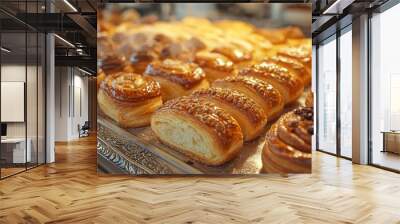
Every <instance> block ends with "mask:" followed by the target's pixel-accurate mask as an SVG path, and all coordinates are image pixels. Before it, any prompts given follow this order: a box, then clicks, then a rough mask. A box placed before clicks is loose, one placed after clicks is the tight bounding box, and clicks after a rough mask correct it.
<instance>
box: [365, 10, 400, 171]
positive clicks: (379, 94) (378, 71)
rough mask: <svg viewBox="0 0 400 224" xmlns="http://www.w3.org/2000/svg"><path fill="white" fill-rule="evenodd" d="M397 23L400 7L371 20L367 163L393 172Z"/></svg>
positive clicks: (398, 162) (399, 147)
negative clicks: (368, 147)
mask: <svg viewBox="0 0 400 224" xmlns="http://www.w3.org/2000/svg"><path fill="white" fill-rule="evenodd" d="M399 21H400V5H396V6H394V7H392V8H390V9H388V10H386V11H384V12H383V13H380V14H375V15H374V16H373V17H372V18H371V29H372V30H371V31H372V32H371V69H372V70H371V98H370V104H371V107H370V108H371V111H370V119H371V122H372V123H371V125H370V128H371V130H370V133H371V141H372V148H371V153H370V160H371V162H372V163H373V164H375V165H379V166H383V167H387V168H391V169H395V170H400V155H399V153H400V134H396V131H400V103H399V102H400V100H399V95H400V66H399V59H398V58H399V56H398V52H400V45H399V39H400V32H398V30H397V29H394V28H393V27H398V22H399ZM392 131H393V132H392ZM385 132H386V134H384V133H385Z"/></svg>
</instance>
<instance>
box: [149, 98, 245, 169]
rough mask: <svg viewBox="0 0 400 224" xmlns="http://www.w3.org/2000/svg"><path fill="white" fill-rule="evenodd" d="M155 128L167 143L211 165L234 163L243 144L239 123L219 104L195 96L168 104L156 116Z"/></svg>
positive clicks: (153, 117)
mask: <svg viewBox="0 0 400 224" xmlns="http://www.w3.org/2000/svg"><path fill="white" fill-rule="evenodd" d="M151 129H152V130H153V131H154V133H155V135H156V136H157V137H158V139H159V140H160V141H161V142H163V143H164V144H166V145H169V146H171V147H173V148H175V149H177V150H178V151H180V152H182V153H184V154H186V155H187V156H189V157H190V158H192V159H194V160H197V161H200V162H202V163H204V164H207V165H220V164H223V163H225V162H227V161H229V160H231V159H232V158H233V157H235V156H236V155H237V154H238V153H239V151H240V149H241V148H242V145H243V135H242V131H241V129H240V126H239V124H238V122H237V121H236V120H235V119H234V118H233V117H232V116H231V115H230V114H229V113H227V112H226V111H224V110H223V109H221V108H220V107H218V106H217V105H216V104H214V103H212V102H208V101H206V100H204V99H198V98H195V97H181V98H178V99H174V100H170V101H168V102H167V103H165V104H164V105H163V106H162V107H161V108H160V109H159V110H158V111H157V112H156V113H155V114H154V115H153V116H152V118H151Z"/></svg>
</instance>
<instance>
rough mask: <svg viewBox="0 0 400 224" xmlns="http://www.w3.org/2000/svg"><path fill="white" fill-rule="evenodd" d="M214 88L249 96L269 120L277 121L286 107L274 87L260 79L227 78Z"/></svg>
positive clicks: (217, 83)
mask: <svg viewBox="0 0 400 224" xmlns="http://www.w3.org/2000/svg"><path fill="white" fill-rule="evenodd" d="M212 86H213V87H220V88H226V89H229V90H232V91H233V90H237V91H239V92H241V93H243V94H244V95H246V96H248V97H249V98H251V99H252V100H254V102H256V103H257V104H258V105H260V106H261V107H262V108H263V110H264V112H265V113H266V114H267V116H268V120H273V119H275V118H276V117H277V116H278V115H279V114H280V113H281V111H282V109H283V106H284V105H285V104H284V103H285V102H284V99H283V96H282V95H281V93H280V92H279V91H278V89H276V88H275V87H274V86H273V85H271V84H270V83H269V82H265V81H263V80H260V79H256V78H253V77H246V76H236V77H227V78H225V79H218V80H216V81H215V82H214V83H213V84H212Z"/></svg>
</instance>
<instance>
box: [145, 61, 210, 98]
mask: <svg viewBox="0 0 400 224" xmlns="http://www.w3.org/2000/svg"><path fill="white" fill-rule="evenodd" d="M144 74H145V75H146V76H151V77H152V78H154V79H155V80H156V81H157V82H158V83H160V86H161V93H162V97H163V100H164V101H167V100H170V99H174V98H176V97H179V96H185V95H189V94H190V93H192V92H193V91H195V90H199V89H205V88H208V87H209V84H208V81H207V80H206V78H205V74H204V71H203V69H201V68H200V67H199V66H198V65H196V64H194V63H186V62H182V61H178V60H172V59H167V60H164V61H162V62H160V61H155V62H153V63H151V64H149V66H148V67H147V69H146V71H145V73H144Z"/></svg>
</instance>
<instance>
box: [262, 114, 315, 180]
mask: <svg viewBox="0 0 400 224" xmlns="http://www.w3.org/2000/svg"><path fill="white" fill-rule="evenodd" d="M312 134H313V110H312V108H308V107H307V108H298V109H295V110H294V111H292V112H289V113H287V114H284V115H283V116H282V117H281V118H280V119H279V120H278V121H277V122H276V123H275V124H274V125H272V127H271V129H270V130H269V131H268V133H267V136H266V139H265V145H264V149H263V152H262V162H263V169H262V170H263V171H264V172H266V173H310V172H311V157H312V155H311V136H312Z"/></svg>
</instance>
